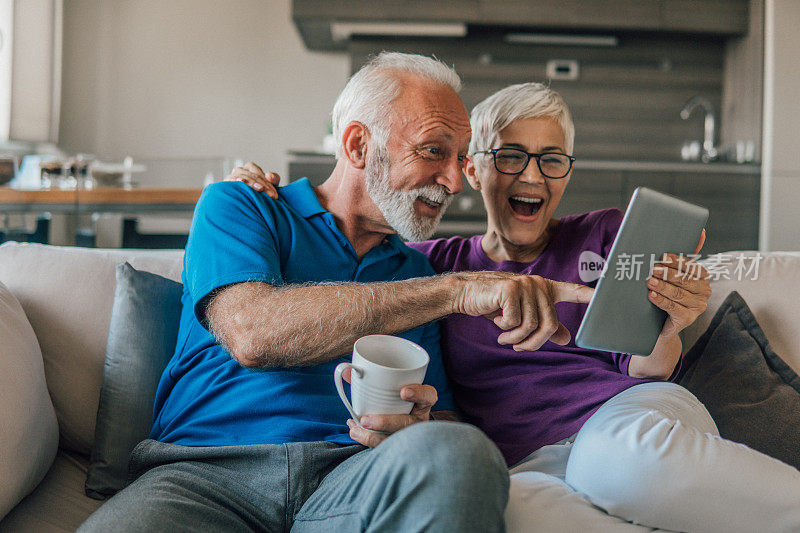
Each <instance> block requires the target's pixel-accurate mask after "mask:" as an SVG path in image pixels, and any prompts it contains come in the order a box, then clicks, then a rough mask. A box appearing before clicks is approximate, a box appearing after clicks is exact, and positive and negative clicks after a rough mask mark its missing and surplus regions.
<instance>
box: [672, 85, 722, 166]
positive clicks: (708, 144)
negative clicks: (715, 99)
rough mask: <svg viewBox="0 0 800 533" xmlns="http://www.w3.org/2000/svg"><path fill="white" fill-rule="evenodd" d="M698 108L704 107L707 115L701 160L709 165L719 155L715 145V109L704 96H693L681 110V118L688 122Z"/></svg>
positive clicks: (704, 124)
mask: <svg viewBox="0 0 800 533" xmlns="http://www.w3.org/2000/svg"><path fill="white" fill-rule="evenodd" d="M697 107H702V108H703V112H704V113H705V121H704V123H703V153H702V155H701V159H702V160H703V162H705V163H708V162H709V161H714V160H715V159H717V156H718V155H719V154H718V152H717V147H716V146H715V145H714V137H715V135H716V128H717V117H716V116H715V115H714V108H713V107H712V105H711V102H709V101H708V99H707V98H703V97H702V96H693V97H692V98H689V100H688V101H687V102H686V104H685V105H684V106H683V109H681V118H682V119H683V120H688V119H689V117H690V116H691V115H692V111H694V110H695V108H697Z"/></svg>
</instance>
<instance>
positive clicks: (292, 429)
mask: <svg viewBox="0 0 800 533" xmlns="http://www.w3.org/2000/svg"><path fill="white" fill-rule="evenodd" d="M459 87H460V81H459V79H458V77H457V75H456V74H455V73H454V72H453V71H452V69H450V68H448V67H447V66H445V65H443V64H442V63H440V62H438V61H435V60H433V59H430V58H426V57H422V56H414V55H406V54H395V53H385V54H381V55H380V56H378V57H377V58H375V59H374V60H373V61H371V62H370V63H369V64H368V65H366V66H365V67H364V68H363V69H362V70H360V71H359V72H358V73H356V74H355V75H354V76H353V77H352V78H351V80H350V81H349V82H348V84H347V86H346V87H345V89H344V90H343V91H342V93H341V95H340V96H339V99H338V101H337V102H336V105H335V107H334V111H333V119H334V133H335V135H336V136H337V138H338V139H340V141H341V142H340V145H339V149H338V153H337V157H338V161H337V164H336V167H335V169H334V171H333V173H332V174H331V176H330V178H329V179H328V180H327V181H326V182H325V183H324V184H322V185H321V186H320V187H318V188H316V189H312V188H311V187H310V186H309V184H308V182H307V181H305V180H303V181H299V182H297V183H295V184H293V185H291V186H288V187H285V188H284V189H282V191H281V198H280V199H278V200H273V199H271V198H269V197H267V196H265V195H261V194H257V193H255V192H254V191H252V190H251V189H250V188H249V187H247V186H246V185H244V184H241V183H231V182H227V183H221V184H216V185H212V186H211V187H208V188H207V189H206V191H205V192H204V194H203V197H202V198H201V199H200V202H199V203H198V206H197V209H196V211H195V217H194V221H193V224H192V230H191V234H190V238H189V243H188V245H187V248H186V256H185V264H184V271H183V282H184V297H183V314H182V318H181V326H180V332H179V339H178V345H177V349H176V353H175V355H174V357H173V358H172V360H171V361H170V363H169V364H168V366H167V368H166V370H165V371H164V374H163V376H162V379H161V382H160V383H159V388H158V393H157V396H156V405H155V420H154V425H153V429H152V432H151V435H150V437H151V439H149V440H146V441H144V442H142V443H140V444H139V446H138V447H137V448H136V449H135V450H134V453H133V455H132V457H131V472H132V473H134V474H135V475H136V476H138V477H137V479H136V481H134V482H133V483H132V484H131V485H129V486H128V487H127V488H126V489H124V490H123V491H121V492H120V493H118V494H117V495H116V496H114V497H113V498H112V499H111V500H109V501H108V502H107V503H106V504H105V505H104V506H103V507H101V508H100V509H99V510H98V511H97V512H96V513H95V514H94V515H92V516H91V517H90V518H89V520H87V522H86V523H85V524H84V525H83V526H82V530H85V531H101V530H102V531H108V530H113V531H129V530H170V529H180V530H183V529H186V528H189V529H203V530H207V529H209V528H211V529H214V530H225V531H238V530H242V531H252V530H254V529H255V530H265V531H284V530H289V529H291V530H292V531H361V530H371V531H372V530H374V531H378V530H380V531H394V530H397V531H422V530H425V531H499V530H502V529H503V519H502V517H503V509H504V507H505V504H506V499H507V489H508V478H507V474H506V469H505V463H504V461H503V458H502V456H501V455H500V453H499V452H498V450H497V449H496V448H495V447H494V445H493V444H492V443H491V442H490V441H489V440H488V439H487V438H486V437H485V436H484V435H483V434H482V433H481V432H480V431H478V430H477V429H475V428H474V427H472V426H469V425H465V424H460V423H454V422H449V421H436V422H428V420H429V419H431V418H436V419H441V420H454V418H455V417H454V415H453V413H452V412H451V411H450V410H451V409H452V406H453V404H452V399H451V396H450V393H449V391H448V388H447V382H446V380H445V378H444V373H443V369H442V361H441V351H440V347H439V333H438V329H437V328H438V326H436V325H435V323H432V321H434V320H436V319H438V318H440V317H442V316H445V315H447V314H450V313H454V312H456V313H466V314H471V315H476V316H477V315H486V316H491V317H493V319H494V320H495V322H496V323H497V324H498V325H500V326H501V327H503V328H504V329H506V330H507V331H506V332H505V333H504V335H505V338H504V339H502V340H503V342H508V343H516V342H521V341H524V340H526V339H527V340H528V341H529V342H530V341H531V340H532V342H539V340H540V338H541V339H545V338H549V337H550V336H551V335H552V334H553V332H554V331H555V328H554V325H553V324H551V323H550V321H548V320H542V321H539V320H537V319H536V317H537V312H536V308H535V302H534V301H533V296H532V295H533V294H534V293H533V287H532V286H531V282H530V280H529V279H528V278H529V277H527V276H515V275H505V274H503V273H458V274H452V275H446V276H432V274H433V270H432V269H431V267H430V266H429V264H428V263H427V261H426V260H425V258H424V257H423V256H422V255H421V254H419V253H418V252H415V251H412V250H410V249H409V248H407V247H406V246H405V245H404V244H402V242H401V241H400V239H399V238H398V236H397V235H396V234H397V233H399V234H400V235H401V236H403V237H405V238H408V239H424V238H427V237H428V236H430V235H431V233H432V232H433V230H434V229H435V227H436V224H437V223H438V221H439V219H440V217H441V215H442V212H443V211H444V209H445V208H446V206H447V204H448V203H449V201H450V199H451V198H452V195H453V194H455V193H457V192H459V191H460V190H461V169H462V166H463V160H464V157H465V155H466V153H467V149H468V144H469V137H470V127H469V117H468V115H467V112H466V110H465V108H464V105H463V103H462V102H461V100H460V99H459V97H458V95H457V91H458V89H459ZM421 276H428V277H421ZM410 278H417V279H410ZM552 291H553V293H554V294H555V295H556V297H557V298H561V299H569V300H572V301H588V298H589V297H590V296H591V292H590V291H589V293H588V294H587V293H586V292H584V291H582V290H580V289H579V288H578V287H577V286H572V285H568V284H557V283H555V282H553V287H552ZM369 333H389V334H400V335H402V336H404V337H406V338H408V339H411V340H414V341H416V342H418V343H419V344H421V345H422V346H423V347H425V348H426V349H427V351H428V352H429V353H430V356H431V362H430V365H429V369H428V374H427V376H426V382H425V384H423V385H418V386H408V387H405V388H404V389H403V390H402V391H401V396H402V398H403V399H405V400H408V401H412V402H414V408H413V410H412V412H411V414H410V415H383V416H370V417H362V419H361V423H362V425H363V426H364V428H366V429H363V428H361V427H358V426H357V425H356V424H355V423H354V422H353V421H348V420H347V418H348V417H347V412H346V411H345V409H344V407H343V406H342V405H341V403H340V402H339V399H338V397H337V395H336V392H335V388H334V385H333V380H332V373H333V368H334V367H335V366H336V364H337V363H339V362H341V361H344V360H346V356H348V355H349V353H350V351H351V349H352V345H353V342H354V341H355V340H356V339H357V338H358V337H360V336H362V335H365V334H369ZM541 342H543V340H541ZM432 409H433V410H434V412H433V416H431V410H432ZM346 421H347V425H346V424H345V422H346ZM419 422H424V423H419ZM357 443H360V444H357Z"/></svg>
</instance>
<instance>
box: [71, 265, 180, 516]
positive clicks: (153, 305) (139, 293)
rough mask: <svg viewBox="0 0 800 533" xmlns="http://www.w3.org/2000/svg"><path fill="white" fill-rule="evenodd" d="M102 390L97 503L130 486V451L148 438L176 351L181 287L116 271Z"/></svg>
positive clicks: (89, 483) (123, 268)
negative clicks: (160, 385)
mask: <svg viewBox="0 0 800 533" xmlns="http://www.w3.org/2000/svg"><path fill="white" fill-rule="evenodd" d="M116 277H117V288H116V291H115V293H114V306H113V308H112V311H111V325H110V327H109V330H108V345H107V347H106V362H105V367H104V369H103V386H102V388H101V390H100V405H99V407H98V409H97V427H96V429H95V435H94V446H93V447H92V457H91V464H90V465H89V472H88V475H87V477H86V485H85V490H86V495H87V496H89V497H91V498H95V499H98V500H102V499H105V498H106V497H108V496H110V495H112V494H114V493H115V492H117V491H118V490H120V489H122V488H124V487H125V486H126V485H127V483H128V459H129V457H130V454H131V451H132V450H133V448H134V447H135V446H136V444H138V443H139V442H140V441H141V440H144V439H146V438H147V436H148V434H149V433H150V427H151V426H152V424H153V402H154V400H155V394H156V387H157V386H158V381H159V379H160V377H161V374H162V372H163V371H164V368H165V367H166V365H167V363H168V362H169V360H170V358H171V357H172V354H173V352H174V351H175V343H176V341H177V337H178V324H179V322H180V314H181V294H182V292H183V286H182V285H181V284H180V283H177V282H175V281H172V280H169V279H166V278H164V277H161V276H159V275H156V274H151V273H150V272H140V271H138V270H136V269H134V268H133V267H132V266H131V265H129V264H128V263H123V264H121V265H118V266H117V271H116Z"/></svg>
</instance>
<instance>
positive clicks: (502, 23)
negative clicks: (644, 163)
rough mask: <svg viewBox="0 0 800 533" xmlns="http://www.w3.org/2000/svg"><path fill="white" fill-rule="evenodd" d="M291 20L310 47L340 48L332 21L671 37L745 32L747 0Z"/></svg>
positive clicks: (582, 3) (370, 11)
mask: <svg viewBox="0 0 800 533" xmlns="http://www.w3.org/2000/svg"><path fill="white" fill-rule="evenodd" d="M292 17H293V19H294V22H295V24H296V25H297V29H298V30H299V32H300V35H301V36H302V38H303V42H304V43H305V45H306V47H308V48H309V49H310V50H345V49H346V41H336V40H334V39H333V37H332V35H331V23H333V22H336V21H347V22H408V23H417V22H428V23H430V22H436V23H440V22H451V23H463V24H465V25H467V27H469V28H482V29H486V28H500V29H509V28H510V29H513V31H515V32H519V31H549V32H561V33H564V32H567V31H568V32H575V31H578V32H598V31H602V32H612V33H616V32H642V31H646V32H672V33H694V34H707V35H720V36H739V35H744V34H745V33H746V31H747V25H748V0H559V1H558V2H552V1H551V0H452V1H447V2H438V3H437V2H428V1H420V0H349V1H347V2H330V1H328V0H293V2H292Z"/></svg>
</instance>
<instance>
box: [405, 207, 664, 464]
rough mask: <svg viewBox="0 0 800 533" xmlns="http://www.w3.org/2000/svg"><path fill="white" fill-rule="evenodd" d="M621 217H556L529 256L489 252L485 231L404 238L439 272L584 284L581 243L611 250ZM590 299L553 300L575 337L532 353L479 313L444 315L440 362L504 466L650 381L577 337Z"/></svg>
mask: <svg viewBox="0 0 800 533" xmlns="http://www.w3.org/2000/svg"><path fill="white" fill-rule="evenodd" d="M621 223H622V213H621V212H620V211H619V210H618V209H603V210H598V211H592V212H590V213H584V214H581V215H569V216H565V217H562V218H561V220H560V222H559V223H558V226H557V227H556V229H555V231H554V233H553V235H552V237H551V240H550V243H549V244H548V245H547V246H546V247H545V249H544V251H543V252H542V253H541V254H540V255H539V257H537V258H536V259H535V260H534V261H533V262H530V263H519V262H516V261H501V262H499V263H496V262H494V261H492V260H491V259H490V258H489V257H488V256H487V255H486V253H485V252H484V251H483V249H482V248H481V237H482V236H481V235H476V236H474V237H470V238H468V239H465V238H463V237H453V238H450V239H437V240H432V241H425V242H417V243H408V245H409V246H410V247H412V248H415V249H417V250H419V251H421V252H422V253H424V254H425V255H427V256H428V259H429V260H430V262H431V265H432V266H433V268H434V270H436V271H437V272H438V273H441V272H450V271H454V272H458V271H464V270H495V271H503V272H515V273H522V274H536V275H539V276H542V277H545V278H549V279H554V280H559V281H570V282H573V283H584V282H583V281H581V279H580V276H579V274H578V257H579V256H580V254H581V252H582V251H585V250H591V251H593V252H595V253H597V254H599V255H601V256H602V257H604V258H605V257H608V252H609V251H610V250H611V245H612V244H613V242H614V237H615V236H616V234H617V231H618V230H619V226H620V224H621ZM596 284H597V282H596V281H593V282H591V283H586V285H589V286H591V287H594V286H595V285H596ZM586 307H587V304H576V303H568V302H561V303H557V304H556V311H557V313H558V317H559V320H560V321H561V323H562V324H564V325H565V326H566V327H567V329H568V330H569V331H570V333H571V334H572V340H570V342H569V344H568V345H566V346H559V345H557V344H554V343H552V342H550V341H548V342H546V343H545V344H544V345H543V346H542V347H541V348H539V349H538V350H536V351H535V352H515V351H514V350H513V349H512V348H511V346H503V345H500V344H498V343H497V336H498V335H500V333H502V330H501V329H500V328H498V327H497V326H496V325H495V324H494V323H493V322H492V321H490V320H488V319H486V318H484V317H471V316H468V315H461V314H456V315H450V316H448V317H446V318H445V319H444V320H443V322H442V348H443V349H444V362H445V370H446V371H447V374H448V377H449V378H450V380H451V384H452V390H453V395H454V397H455V401H456V404H457V405H458V407H459V408H460V409H461V411H462V414H463V415H464V416H465V417H466V420H467V421H468V422H470V423H472V424H475V425H476V426H478V427H479V428H481V429H482V430H483V431H484V432H486V434H487V435H488V436H489V437H490V438H491V439H492V440H493V441H494V442H495V443H496V444H497V446H498V447H499V448H500V451H502V452H503V455H504V456H505V458H506V462H507V463H508V464H509V465H513V464H515V463H517V462H519V461H520V460H522V459H524V458H525V457H527V456H528V455H529V454H530V453H531V452H533V451H535V450H537V449H539V448H541V447H542V446H545V445H548V444H553V443H555V442H558V441H560V440H562V439H565V438H567V437H569V436H570V435H572V434H574V433H576V432H577V431H578V430H579V429H580V428H581V426H582V425H583V423H584V422H585V421H586V420H587V419H588V418H589V417H590V416H591V415H592V414H593V413H594V412H595V411H596V410H597V409H598V408H599V407H600V406H601V405H602V404H603V403H604V402H605V401H607V400H608V399H610V398H611V397H612V396H614V395H616V394H618V393H620V392H622V391H623V390H625V389H627V388H629V387H632V386H633V385H637V384H639V383H644V382H645V381H653V380H642V379H638V378H633V377H630V376H628V363H629V361H630V356H629V355H624V354H619V353H611V352H604V351H599V350H590V349H584V348H578V347H577V346H575V342H574V339H575V334H576V333H577V332H578V327H579V326H580V323H581V319H582V318H583V314H584V313H585V312H586Z"/></svg>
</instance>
